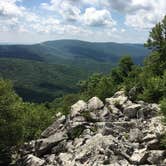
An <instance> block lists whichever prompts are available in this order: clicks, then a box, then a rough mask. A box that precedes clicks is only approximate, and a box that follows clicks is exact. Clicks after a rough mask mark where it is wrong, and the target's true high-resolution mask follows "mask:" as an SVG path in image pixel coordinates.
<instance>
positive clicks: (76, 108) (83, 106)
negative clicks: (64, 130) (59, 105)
mask: <svg viewBox="0 0 166 166" xmlns="http://www.w3.org/2000/svg"><path fill="white" fill-rule="evenodd" d="M85 110H87V103H85V102H84V101H83V100H79V101H78V102H77V103H75V104H73V105H72V106H71V114H70V116H71V118H73V117H75V116H77V115H80V113H81V112H83V111H85Z"/></svg>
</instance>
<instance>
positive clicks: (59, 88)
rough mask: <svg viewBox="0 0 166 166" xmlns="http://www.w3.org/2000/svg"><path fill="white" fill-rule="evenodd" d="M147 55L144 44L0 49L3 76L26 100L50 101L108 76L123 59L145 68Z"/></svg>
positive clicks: (51, 43)
mask: <svg viewBox="0 0 166 166" xmlns="http://www.w3.org/2000/svg"><path fill="white" fill-rule="evenodd" d="M148 53H149V51H148V50H147V49H146V48H144V46H143V45H142V44H119V43H111V42H110V43H97V42H85V41H80V40H57V41H47V42H43V43H39V44H34V45H0V76H2V77H4V78H7V79H10V80H13V81H14V85H15V89H16V91H17V93H18V94H20V95H21V96H22V97H23V98H24V99H25V100H31V101H36V102H41V101H50V100H53V99H54V98H55V97H58V96H61V95H63V94H64V93H68V92H70V93H71V92H75V91H77V88H76V83H77V82H78V81H80V80H82V79H86V78H87V77H88V76H89V75H90V74H92V73H96V72H101V73H108V72H109V71H110V70H111V68H112V67H113V66H115V65H116V64H117V62H118V61H119V59H120V57H122V56H124V55H131V56H132V58H133V60H134V62H135V63H136V64H142V62H143V59H144V58H145V56H147V55H148Z"/></svg>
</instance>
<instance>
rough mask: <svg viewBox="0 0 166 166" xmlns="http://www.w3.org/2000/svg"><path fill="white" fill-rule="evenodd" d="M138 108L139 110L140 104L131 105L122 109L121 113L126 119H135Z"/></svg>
mask: <svg viewBox="0 0 166 166" xmlns="http://www.w3.org/2000/svg"><path fill="white" fill-rule="evenodd" d="M140 108H141V105H140V104H132V105H131V106H128V107H126V108H124V110H123V113H124V115H125V116H127V117H128V118H137V117H138V111H139V109H140Z"/></svg>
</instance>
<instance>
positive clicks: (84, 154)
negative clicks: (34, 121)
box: [18, 91, 166, 166]
mask: <svg viewBox="0 0 166 166" xmlns="http://www.w3.org/2000/svg"><path fill="white" fill-rule="evenodd" d="M158 112H159V107H158V105H156V104H148V103H145V102H143V101H139V102H137V103H133V102H132V101H131V100H130V99H129V98H128V97H127V96H126V95H125V94H124V92H123V91H119V92H117V93H116V94H115V95H114V96H113V97H111V98H107V99H106V100H105V104H104V103H103V102H102V101H101V100H100V99H99V98H97V97H93V98H92V99H90V100H89V101H88V102H87V103H86V102H84V101H82V100H80V101H78V102H77V103H76V104H74V105H73V106H71V114H70V115H68V116H66V117H65V116H63V115H59V117H58V118H57V120H56V121H55V122H54V123H53V124H52V125H51V126H50V127H48V128H47V129H46V130H45V131H43V133H42V134H41V138H40V139H38V140H34V141H31V142H29V143H25V144H24V146H23V147H22V148H21V149H20V156H21V157H20V159H19V160H18V165H20V166H22V165H25V166H102V165H109V166H130V165H132V166H134V165H157V166H164V165H166V151H165V150H164V149H163V148H162V147H161V146H160V138H161V136H162V135H163V134H164V132H165V131H166V128H165V126H163V125H162V123H161V119H162V117H161V116H159V114H158Z"/></svg>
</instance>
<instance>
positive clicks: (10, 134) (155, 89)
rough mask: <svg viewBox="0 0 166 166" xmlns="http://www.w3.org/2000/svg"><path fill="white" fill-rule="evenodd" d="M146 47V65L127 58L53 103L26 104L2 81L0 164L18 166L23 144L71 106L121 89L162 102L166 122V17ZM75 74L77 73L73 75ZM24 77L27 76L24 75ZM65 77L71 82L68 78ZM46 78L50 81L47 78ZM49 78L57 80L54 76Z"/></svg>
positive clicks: (0, 94)
mask: <svg viewBox="0 0 166 166" xmlns="http://www.w3.org/2000/svg"><path fill="white" fill-rule="evenodd" d="M145 47H147V48H148V49H149V50H150V51H151V53H150V55H149V56H147V57H146V58H145V59H144V65H143V66H140V65H137V64H135V63H134V61H133V60H132V58H131V57H130V56H124V57H122V58H121V59H120V61H119V63H118V65H117V67H115V68H113V69H112V70H111V71H110V73H108V74H98V73H96V74H93V75H91V76H90V77H89V78H88V79H87V80H84V81H80V82H78V87H77V88H78V90H77V93H74V91H73V90H72V89H70V90H69V92H71V93H69V94H66V95H63V96H62V97H60V98H56V99H55V100H53V101H52V102H44V103H42V104H36V103H30V102H25V101H23V99H22V98H21V97H19V96H18V95H17V94H16V92H15V90H14V88H13V83H12V82H11V81H10V80H6V79H1V80H0V138H1V139H0V165H4V166H5V165H8V164H9V163H11V164H12V163H14V157H13V155H12V154H13V153H15V154H16V152H17V150H18V149H19V146H20V145H21V144H22V143H23V142H26V141H29V140H32V139H35V138H37V137H39V136H40V134H41V132H42V130H44V129H45V128H46V127H47V126H49V125H50V124H51V123H52V122H53V121H54V120H55V114H56V113H58V112H61V113H62V114H65V115H67V114H68V113H69V112H68V111H69V110H70V109H69V108H70V106H71V105H72V104H73V103H75V102H76V101H77V100H79V99H84V100H88V99H89V98H91V97H93V96H98V97H99V98H100V99H102V100H104V99H105V98H106V97H110V96H112V95H113V94H114V93H115V92H116V91H117V90H120V89H123V90H125V92H126V93H129V92H131V89H132V92H133V93H132V95H133V96H132V99H133V100H143V101H146V102H150V103H159V104H160V108H161V113H162V114H163V115H164V116H165V122H166V16H165V18H164V19H163V20H162V21H161V22H159V23H158V24H156V25H155V27H154V28H152V30H151V31H150V33H149V38H148V39H147V42H146V43H145ZM39 63H41V62H39ZM18 65H19V61H18ZM39 65H40V64H39ZM48 67H50V68H51V67H52V66H48ZM32 70H33V69H32ZM34 70H35V69H34ZM60 70H61V69H60ZM44 72H45V71H44ZM77 72H81V71H77ZM71 73H72V71H71ZM74 73H75V71H73V73H72V74H74ZM22 74H23V75H24V74H26V73H24V72H22ZM72 74H71V75H72ZM57 77H58V76H57ZM83 77H84V76H82V78H83ZM63 78H66V79H68V77H65V76H64V77H63ZM45 79H48V78H47V76H46V78H45ZM49 79H52V81H53V82H54V81H55V80H54V76H53V77H51V78H49ZM24 81H26V80H24ZM36 81H38V80H36ZM71 84H72V82H71ZM43 86H47V85H46V84H44V85H43ZM61 86H66V88H68V86H67V85H63V84H61ZM55 88H56V87H55ZM67 91H68V90H67ZM21 93H24V92H21ZM46 95H47V94H46ZM130 95H131V94H130ZM53 97H55V96H53ZM163 123H164V122H163ZM161 144H162V145H163V146H166V136H163V139H162V140H161Z"/></svg>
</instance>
